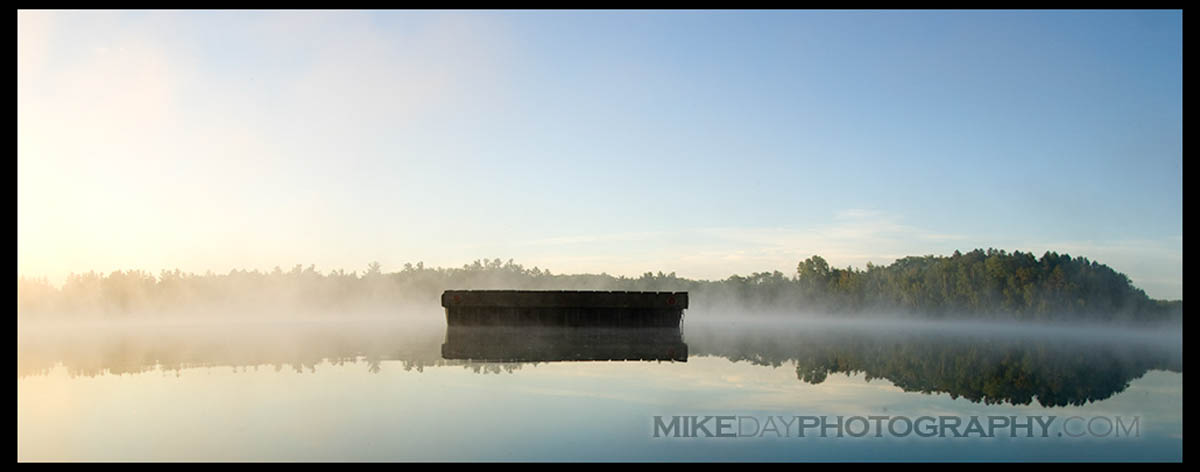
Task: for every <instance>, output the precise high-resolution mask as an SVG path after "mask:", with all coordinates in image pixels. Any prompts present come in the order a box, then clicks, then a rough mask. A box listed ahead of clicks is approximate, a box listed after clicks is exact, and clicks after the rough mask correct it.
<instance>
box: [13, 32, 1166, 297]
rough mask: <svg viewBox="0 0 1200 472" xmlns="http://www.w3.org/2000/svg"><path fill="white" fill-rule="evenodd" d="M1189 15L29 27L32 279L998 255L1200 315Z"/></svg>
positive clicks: (27, 268) (23, 212) (24, 150)
mask: <svg viewBox="0 0 1200 472" xmlns="http://www.w3.org/2000/svg"><path fill="white" fill-rule="evenodd" d="M1182 34H1183V33H1182V13H1181V12H1179V11H1154V12H1137V11H1119V12H1103V11H1088V12H1043V11H1037V12H1018V11H1004V12H980V11H970V12H927V11H914V12H817V11H792V12H613V11H606V12H504V11H499V12H401V11H393V12H356V11H339V12H282V11H280V12H277V11H270V12H243V11H236V12H179V11H166V12H157V11H156V12H94V11H93V12H41V11H23V12H19V13H18V274H19V275H33V276H46V277H49V278H50V279H51V280H56V281H57V280H61V278H62V277H63V276H65V275H66V274H67V273H70V272H82V271H87V270H100V271H110V270H115V269H130V268H137V269H143V270H150V271H152V272H155V273H157V272H158V271H159V270H161V269H165V268H175V267H178V268H181V269H183V270H189V271H196V272H203V271H205V270H213V271H215V272H225V271H228V270H229V269H233V268H250V269H254V268H258V269H270V268H271V267H274V266H276V265H279V266H283V267H285V268H287V267H290V266H291V265H294V264H298V263H299V264H305V265H307V264H316V265H317V267H318V268H319V269H325V270H329V269H334V268H344V269H347V270H355V269H361V268H364V267H365V266H366V264H367V263H368V262H370V261H372V260H378V261H380V262H381V263H383V265H384V269H385V270H395V269H398V268H399V267H400V266H402V265H403V263H405V262H416V261H424V262H425V263H426V264H427V265H441V266H458V265H461V264H464V263H467V262H470V261H472V260H475V259H479V258H483V257H489V258H490V257H500V258H504V259H509V258H512V259H515V260H516V261H517V262H520V263H523V264H525V265H528V266H534V265H537V266H541V267H546V268H549V269H551V270H553V271H555V272H558V273H561V272H608V273H611V274H624V275H638V274H641V273H642V272H646V271H659V270H662V271H665V272H671V271H675V272H677V273H678V274H679V275H681V276H688V277H695V278H708V279H715V278H724V277H727V276H729V275H731V274H734V273H738V274H746V273H749V272H754V271H764V270H781V271H784V272H786V273H792V272H793V271H794V268H795V265H796V263H797V262H798V261H799V260H801V259H804V258H806V257H808V256H810V255H812V254H820V255H822V256H824V257H826V258H827V259H828V260H829V261H830V262H831V263H832V264H834V265H837V266H855V267H863V266H864V265H865V264H866V262H868V261H871V262H874V263H876V264H887V263H890V262H891V261H892V260H894V259H896V258H898V257H902V256H906V255H917V254H948V253H950V252H953V251H954V250H955V249H961V250H969V249H972V248H976V247H984V248H986V247H996V248H1002V249H1007V250H1022V251H1034V252H1036V253H1039V254H1040V253H1041V252H1044V251H1046V250H1056V251H1059V252H1066V253H1069V254H1071V255H1076V256H1086V257H1089V258H1092V259H1095V260H1099V261H1100V262H1103V263H1106V264H1109V265H1110V266H1112V267H1114V268H1115V269H1117V270H1119V271H1122V272H1124V273H1126V274H1128V275H1129V276H1130V277H1131V278H1132V279H1133V280H1134V283H1135V284H1136V285H1138V286H1139V287H1142V288H1144V289H1146V291H1147V292H1148V293H1149V294H1150V295H1151V296H1154V297H1159V298H1182V293H1183V275H1182V261H1183V257H1182V254H1183V239H1182V234H1183V229H1182V228H1183V218H1182V212H1183V210H1182V198H1183V197H1182V167H1183V160H1182V146H1183V137H1182V133H1183V73H1182V66H1183V53H1182V48H1183V40H1182Z"/></svg>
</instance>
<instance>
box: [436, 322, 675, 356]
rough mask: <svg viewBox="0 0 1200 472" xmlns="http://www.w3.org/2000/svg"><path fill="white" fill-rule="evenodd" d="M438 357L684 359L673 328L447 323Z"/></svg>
mask: <svg viewBox="0 0 1200 472" xmlns="http://www.w3.org/2000/svg"><path fill="white" fill-rule="evenodd" d="M442 357H443V358H444V359H453V360H472V361H488V362H556V361H675V362H687V357H688V347H687V344H685V343H684V342H683V333H682V332H681V331H680V330H679V328H564V327H484V326H449V327H447V329H446V342H445V344H443V345H442Z"/></svg>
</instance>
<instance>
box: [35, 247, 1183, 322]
mask: <svg viewBox="0 0 1200 472" xmlns="http://www.w3.org/2000/svg"><path fill="white" fill-rule="evenodd" d="M448 289H517V290H631V291H688V292H690V298H691V300H692V303H691V308H690V309H689V312H698V311H703V312H723V313H725V314H730V315H735V314H737V313H738V312H749V311H772V312H778V313H785V314H786V313H820V314H836V315H850V316H853V315H864V314H884V313H886V314H897V313H899V314H908V315H914V316H920V317H926V318H962V317H965V318H972V319H978V318H988V319H1016V320H1040V321H1053V320H1080V319H1084V320H1096V321H1126V322H1149V321H1155V322H1158V321H1181V320H1182V312H1183V302H1182V300H1175V301H1163V300H1154V299H1151V298H1150V297H1149V296H1147V295H1146V294H1145V292H1143V291H1142V290H1141V289H1138V288H1137V287H1134V286H1133V284H1132V283H1131V281H1130V280H1129V278H1128V277H1126V276H1125V275H1124V274H1121V273H1119V272H1117V271H1115V270H1113V269H1112V268H1110V267H1108V266H1106V265H1103V264H1100V263H1098V262H1095V261H1090V260H1088V259H1087V258H1082V257H1074V258H1073V257H1071V256H1070V255H1066V254H1061V255H1060V254H1057V253H1054V252H1047V253H1045V254H1044V255H1042V256H1041V257H1040V258H1039V257H1035V256H1034V255H1033V254H1031V253H1024V252H1020V251H1016V252H1011V253H1009V252H1005V251H1002V250H995V249H988V250H986V251H985V250H982V249H977V250H974V251H971V252H968V253H961V252H958V251H956V252H955V253H954V254H953V255H950V256H932V255H928V256H912V257H905V258H902V259H899V260H896V261H895V262H893V263H892V264H890V265H887V266H879V265H874V264H870V263H868V264H867V266H866V269H861V270H860V269H855V268H853V267H847V268H845V269H839V268H834V267H831V266H830V265H829V264H828V262H826V260H825V259H824V258H822V257H820V256H812V257H810V258H808V259H805V260H803V261H800V262H799V263H798V264H797V267H796V272H795V273H794V274H790V275H788V274H784V273H782V272H779V271H772V272H760V273H752V274H750V275H748V276H741V275H733V276H730V277H729V278H727V279H723V280H715V281H709V280H693V279H686V278H682V277H677V276H676V275H675V273H674V272H672V273H669V274H664V273H662V272H658V273H650V272H647V273H645V274H643V275H641V276H640V277H625V276H613V275H609V274H553V273H551V272H550V271H549V270H547V269H542V268H539V267H533V268H527V267H525V266H522V265H521V264H517V263H514V262H513V261H512V260H511V259H510V260H508V261H502V260H500V259H482V260H476V261H474V262H473V263H471V264H465V265H463V266H462V267H458V268H435V267H426V266H425V265H424V264H423V263H420V262H418V263H416V264H411V263H410V264H405V265H404V267H403V269H401V270H399V271H397V272H392V273H385V272H383V271H382V270H381V266H380V265H379V264H378V263H375V262H373V263H371V264H369V265H368V266H367V268H366V270H364V271H363V272H361V273H359V272H357V271H355V272H346V271H344V270H334V271H330V272H322V271H319V270H317V269H316V267H315V266H312V265H310V266H308V267H304V266H301V265H296V266H294V267H292V268H291V269H290V270H286V271H285V270H283V269H281V268H279V267H276V268H275V269H274V270H272V271H268V272H263V271H257V270H253V271H246V270H232V271H230V272H229V273H225V274H216V273H212V272H208V273H205V274H193V273H185V272H181V271H179V270H178V269H176V270H174V271H166V270H164V271H162V272H161V273H160V274H159V275H157V276H155V275H153V274H151V273H149V272H145V271H139V270H131V271H114V272H111V273H109V274H103V273H97V272H87V273H83V274H71V275H70V276H68V277H67V279H66V281H65V282H64V283H63V284H62V286H61V287H55V286H53V285H52V284H50V283H49V282H47V281H46V280H45V279H34V278H26V277H18V280H17V313H18V317H20V318H54V317H102V318H111V317H122V316H129V315H132V314H152V315H153V314H159V315H163V316H166V315H167V314H187V313H194V314H197V315H211V314H214V313H233V312H238V313H241V314H243V315H244V314H250V313H253V312H256V311H257V312H268V311H269V312H273V313H307V314H320V315H329V314H338V313H346V312H352V311H355V310H363V309H372V308H381V307H382V308H395V307H397V306H418V307H427V306H429V305H432V306H435V307H436V306H438V297H439V296H440V294H441V292H442V291H444V290H448Z"/></svg>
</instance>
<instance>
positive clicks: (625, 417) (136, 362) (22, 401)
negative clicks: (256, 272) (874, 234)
mask: <svg viewBox="0 0 1200 472" xmlns="http://www.w3.org/2000/svg"><path fill="white" fill-rule="evenodd" d="M595 359H619V360H595ZM1182 366H1183V362H1182V338H1181V336H1180V335H1179V334H1177V333H1175V334H1171V333H1160V332H1139V331H1130V330H1115V329H1097V328H1074V329H1073V328H1064V327H1054V328H1051V327H1041V328H1028V327H1014V326H1010V325H968V324H954V323H948V324H931V323H906V322H899V321H896V322H859V323H842V322H831V321H822V322H816V321H793V322H787V323H783V322H779V321H758V322H743V321H739V322H732V321H730V322H692V321H689V322H688V323H685V327H684V329H683V330H682V331H676V332H673V333H672V332H659V333H654V334H646V333H634V334H631V333H622V332H615V333H614V332H605V331H598V332H587V333H574V332H562V331H554V330H550V331H522V332H513V331H511V330H510V331H494V330H493V331H488V330H482V331H472V332H467V333H462V332H448V331H447V329H446V327H445V326H444V325H442V324H439V323H417V324H413V323H411V322H398V321H387V320H361V321H286V322H283V321H271V322H238V323H230V322H223V323H201V322H169V323H163V322H156V323H149V322H142V323H109V324H93V325H81V324H75V325H69V326H68V325H32V324H30V325H26V326H19V327H18V347H17V458H18V460H764V461H773V460H1073V461H1078V460H1150V461H1161V460H1182V443H1183V434H1182V431H1183V428H1182V409H1183V408H1182V405H1183V402H1182V395H1183V374H1182V372H1183V367H1182ZM710 416H711V417H714V418H715V417H732V418H734V423H735V424H737V425H738V426H739V427H741V428H742V431H739V432H738V434H736V435H735V437H708V435H706V434H704V433H705V428H701V429H700V430H699V433H698V434H696V436H698V437H676V436H686V435H688V434H687V431H686V430H685V431H684V434H683V435H680V434H678V431H679V430H676V431H675V434H672V432H671V431H665V434H664V431H661V430H659V431H656V429H655V418H656V417H657V418H659V420H660V421H662V422H663V423H664V424H665V423H666V422H667V421H669V420H670V419H672V418H676V417H689V418H690V417H696V418H697V419H699V420H701V421H703V419H704V418H705V417H710ZM822 416H823V417H826V419H827V420H828V421H829V422H834V421H836V418H837V417H838V416H841V417H842V418H843V420H845V419H847V418H851V417H861V418H876V417H884V418H900V417H903V418H907V419H910V420H911V419H916V418H920V417H932V418H961V419H963V420H967V421H969V419H970V418H972V417H978V418H983V419H984V420H986V419H987V418H989V417H996V418H1001V417H1013V418H1016V419H1018V420H1020V419H1022V418H1027V417H1034V416H1036V417H1040V418H1046V417H1049V416H1053V417H1055V418H1056V419H1055V420H1054V421H1055V423H1052V424H1051V427H1050V429H1048V430H1047V433H1048V434H1047V437H1041V436H1040V435H1037V436H1036V437H1032V438H1031V437H1026V436H1027V435H1026V433H1025V431H1024V430H1020V429H1019V430H1018V431H1017V432H1018V434H1017V435H1016V436H1015V437H1013V436H1012V435H1011V434H1009V433H1010V432H1011V429H1005V428H1000V429H998V430H997V431H998V432H996V434H994V437H979V436H971V435H966V437H954V435H953V434H951V435H949V436H948V437H918V436H917V435H916V434H911V433H910V434H906V435H898V434H889V433H887V432H886V431H884V432H883V434H881V437H877V435H876V434H874V431H872V432H871V433H869V434H866V435H863V436H862V437H851V435H850V434H849V433H851V432H853V428H851V427H849V426H847V428H850V429H848V430H843V433H844V434H843V436H842V437H837V435H836V430H833V429H831V430H828V431H827V433H828V434H827V435H826V437H821V435H820V433H819V430H815V429H810V430H808V431H807V434H806V435H805V437H799V435H798V432H799V429H798V428H796V427H795V426H793V428H792V429H787V430H786V431H782V430H781V431H763V428H762V423H763V422H764V421H765V420H766V419H767V418H772V419H773V420H772V421H774V420H776V419H778V420H780V421H786V420H789V419H791V420H792V421H795V419H796V418H797V417H803V418H811V417H822ZM1071 417H1078V418H1080V419H1081V420H1078V421H1077V422H1076V423H1075V424H1076V426H1075V428H1074V429H1070V428H1069V426H1064V425H1063V421H1064V420H1065V419H1067V418H1071ZM1095 418H1101V420H1095ZM685 421H686V420H685ZM884 421H890V420H884ZM997 421H1000V420H997ZM1085 421H1092V426H1094V427H1093V428H1092V429H1093V430H1095V431H1094V432H1096V433H1100V432H1105V430H1106V428H1104V426H1105V424H1106V423H1105V422H1107V424H1112V423H1113V422H1114V421H1121V422H1122V424H1123V425H1124V426H1129V423H1131V422H1132V423H1135V424H1136V431H1132V432H1135V433H1136V435H1134V434H1131V431H1120V430H1119V429H1118V430H1117V431H1112V432H1109V433H1107V434H1103V435H1101V434H1088V433H1087V431H1086V423H1084V422H1085ZM755 423H758V426H757V427H754V425H755ZM713 424H715V422H714V421H709V422H708V423H705V425H706V426H712V425H713ZM1064 428H1066V429H1064ZM707 429H709V430H712V429H713V428H711V427H710V428H707ZM780 429H783V428H780ZM1107 429H1114V428H1107ZM1064 431H1065V432H1067V433H1074V434H1083V435H1082V436H1080V437H1070V436H1069V435H1061V436H1060V435H1059V433H1063V432H1064ZM656 432H657V433H659V434H657V436H658V437H655V436H656V434H655V433H656ZM959 432H961V430H960V431H959ZM1122 433H1124V434H1122Z"/></svg>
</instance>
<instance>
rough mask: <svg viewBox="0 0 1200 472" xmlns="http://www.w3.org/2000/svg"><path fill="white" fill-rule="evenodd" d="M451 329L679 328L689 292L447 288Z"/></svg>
mask: <svg viewBox="0 0 1200 472" xmlns="http://www.w3.org/2000/svg"><path fill="white" fill-rule="evenodd" d="M442 306H443V307H445V308H446V324H447V325H449V326H452V327H453V326H555V327H588V328H676V329H678V328H679V323H680V321H681V320H682V319H683V310H684V309H685V308H687V306H688V295H687V292H601V291H534V290H447V291H446V292H445V293H442Z"/></svg>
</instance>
